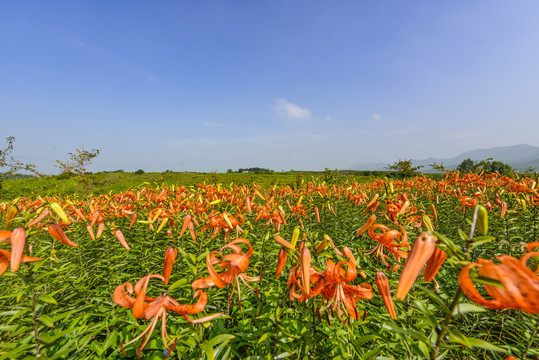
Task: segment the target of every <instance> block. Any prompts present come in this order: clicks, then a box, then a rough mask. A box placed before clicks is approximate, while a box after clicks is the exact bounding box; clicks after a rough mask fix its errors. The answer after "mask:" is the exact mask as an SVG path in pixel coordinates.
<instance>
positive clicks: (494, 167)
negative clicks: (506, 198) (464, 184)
mask: <svg viewBox="0 0 539 360" xmlns="http://www.w3.org/2000/svg"><path fill="white" fill-rule="evenodd" d="M457 171H460V172H462V173H471V172H475V173H478V172H481V171H484V172H487V173H493V172H499V173H500V174H502V175H508V174H511V173H512V172H513V168H512V167H511V166H510V165H508V164H506V163H503V162H501V161H496V160H494V161H493V160H492V158H488V159H485V160H481V161H477V162H476V161H473V160H472V159H470V158H468V159H465V160H463V161H462V163H460V165H459V166H457Z"/></svg>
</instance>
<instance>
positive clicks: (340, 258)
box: [0, 173, 539, 359]
mask: <svg viewBox="0 0 539 360" xmlns="http://www.w3.org/2000/svg"><path fill="white" fill-rule="evenodd" d="M128 175H129V176H133V179H136V175H134V174H101V175H99V176H101V177H104V176H116V177H117V178H122V179H125V177H126V176H128ZM232 175H234V176H232ZM238 175H239V174H219V180H223V179H233V180H234V183H235V185H232V184H230V185H222V184H221V183H218V184H211V183H209V182H208V181H205V182H204V181H203V182H200V183H199V184H198V185H197V186H192V187H189V186H184V185H183V184H181V183H178V182H176V183H174V184H173V185H162V184H158V185H156V184H154V185H151V184H149V183H145V184H140V185H139V186H136V187H133V188H132V189H130V190H128V191H122V192H118V193H106V194H103V195H94V196H91V197H89V198H80V197H77V196H75V197H72V196H70V197H65V198H64V197H59V196H56V197H49V198H46V199H45V198H44V197H43V196H41V197H38V196H37V195H38V194H36V196H34V197H33V198H20V199H19V200H18V201H17V206H18V208H19V209H20V212H18V213H17V214H16V217H14V218H13V219H12V221H13V224H12V225H11V227H10V228H9V229H14V228H16V227H23V228H25V229H26V235H27V241H26V242H27V243H26V246H25V249H24V254H28V255H31V256H33V257H39V258H42V259H43V260H42V261H37V262H28V263H23V264H21V265H20V268H19V270H18V271H16V272H14V273H11V272H10V271H9V270H7V271H6V272H5V273H4V274H2V275H1V280H2V284H3V288H4V289H5V291H4V294H3V295H2V297H0V338H1V339H2V342H1V343H0V358H6V359H8V358H36V357H38V355H41V357H43V358H103V359H104V358H108V359H120V358H122V355H121V344H126V343H127V342H129V341H130V340H132V339H134V338H136V336H137V335H139V334H141V333H142V332H143V331H145V330H146V329H148V324H150V319H148V320H146V319H144V318H139V319H137V318H135V317H134V316H133V312H132V311H131V310H130V309H127V308H125V307H121V306H118V305H116V304H115V303H114V302H113V301H112V294H113V293H114V292H115V289H117V287H118V286H120V285H121V284H125V283H127V282H131V283H133V284H134V282H136V281H137V280H138V279H141V278H142V277H144V276H146V275H148V274H151V273H153V274H160V273H161V272H162V271H163V267H164V264H163V254H164V253H165V250H166V249H167V248H168V247H169V246H173V247H175V248H177V250H178V258H177V259H176V261H175V263H174V265H173V267H172V272H171V278H170V283H169V285H167V286H165V285H163V284H161V283H159V284H158V281H155V282H153V281H152V282H150V287H149V288H148V293H147V296H148V297H149V298H152V299H155V298H157V297H159V296H161V295H162V294H163V293H165V292H166V295H167V296H171V297H173V298H174V299H176V300H177V301H178V302H179V303H180V304H193V303H195V302H196V301H197V300H196V299H195V300H192V296H193V293H194V291H193V290H192V286H191V284H192V283H193V281H195V280H198V279H207V278H208V277H211V273H210V271H209V266H208V264H209V263H210V262H211V261H210V260H209V259H210V258H211V255H210V254H213V255H218V256H219V257H221V256H222V260H223V261H225V260H226V261H232V260H233V259H237V258H241V251H239V250H237V249H236V248H234V247H232V248H228V250H230V252H229V253H228V254H225V253H223V251H224V249H227V248H225V247H224V246H225V245H226V244H229V243H230V241H232V240H234V239H236V238H240V237H241V238H244V239H246V240H247V241H249V242H250V243H251V244H252V246H253V250H254V251H253V252H252V256H251V257H250V258H249V259H248V264H247V270H246V271H245V275H246V276H247V275H248V276H249V277H253V278H254V277H258V276H261V279H260V280H259V281H254V282H253V281H250V280H249V282H248V283H247V284H244V283H242V282H241V281H240V283H239V284H238V285H237V286H235V287H231V286H228V285H227V286H224V287H222V288H217V287H215V286H214V287H210V288H207V289H204V291H205V292H207V294H208V302H207V305H206V308H205V310H204V311H205V312H206V314H213V313H219V312H223V313H224V315H223V316H222V317H220V318H217V319H215V320H212V321H211V323H210V324H206V325H208V326H204V325H190V324H189V323H188V322H187V321H186V320H185V319H184V318H182V317H181V316H174V315H168V319H167V322H166V326H165V327H166V329H167V331H168V334H169V335H170V336H171V340H172V341H170V342H175V341H176V340H177V342H176V347H175V348H174V349H173V350H172V351H171V353H170V352H167V355H170V357H171V358H175V359H178V358H182V359H183V358H188V359H190V358H197V359H200V358H208V359H227V358H242V359H244V358H287V357H288V358H294V359H295V358H300V359H303V358H340V359H344V358H358V359H360V358H361V359H370V358H399V359H400V358H430V359H434V358H439V357H441V356H445V358H450V359H470V358H490V359H504V358H505V357H506V356H507V355H512V356H516V357H520V358H524V357H526V355H528V356H530V357H531V358H533V357H537V356H539V351H538V350H537V349H538V348H539V344H538V342H537V337H536V336H535V334H536V331H537V325H538V322H537V316H536V315H535V316H534V315H533V314H528V313H526V312H522V311H520V310H514V309H503V310H489V309H486V308H483V307H480V306H478V305H475V304H473V303H472V302H471V301H469V300H468V299H466V297H465V296H464V295H463V294H462V292H461V291H460V290H459V289H460V288H459V282H458V280H457V277H458V274H459V272H460V269H461V268H462V267H463V266H466V264H469V263H470V261H471V259H474V260H475V261H477V259H478V258H485V259H494V255H500V254H508V255H512V256H515V257H518V258H519V257H521V256H522V254H523V253H525V250H524V249H523V248H522V247H523V245H522V244H524V247H525V244H527V243H530V242H533V241H535V239H536V238H537V235H538V229H537V225H538V223H537V216H538V213H539V212H538V210H537V209H538V206H539V197H538V196H537V190H536V184H535V183H534V179H530V178H526V177H522V178H521V179H518V180H516V179H511V178H507V177H503V176H499V175H496V174H493V175H490V174H483V175H481V176H480V175H476V174H469V175H466V176H461V175H460V174H458V173H451V174H448V175H446V176H445V177H444V178H443V179H440V180H433V179H429V178H427V177H419V178H414V179H408V180H402V181H400V180H395V181H390V180H382V179H375V180H373V181H372V182H369V183H364V184H361V183H357V182H344V183H342V184H337V185H329V184H327V183H326V182H324V179H323V174H319V175H320V176H319V177H318V178H312V179H311V180H310V181H304V180H303V178H301V179H300V178H299V177H298V179H300V180H299V181H300V183H301V186H297V187H296V189H295V190H293V189H292V184H293V183H295V182H296V178H295V177H294V176H293V175H292V177H291V178H290V179H288V180H287V181H288V183H287V184H285V185H279V186H261V185H260V184H250V185H243V184H241V185H238V184H237V179H239V177H238ZM246 175H247V174H246ZM294 175H295V174H294ZM148 176H150V174H143V175H140V176H139V177H138V180H139V181H144V180H145V179H146V178H147V177H148ZM159 176H162V177H163V178H164V176H165V175H164V174H159ZM190 176H194V175H193V174H191V175H190ZM200 176H207V175H200ZM271 179H275V175H274V176H273V177H271ZM30 180H34V179H27V180H24V181H30ZM39 180H40V179H39ZM12 181H15V180H12ZM16 181H19V180H16ZM457 189H458V191H457ZM247 198H248V199H249V201H248V202H249V206H247ZM54 203H58V204H60V205H58V206H57V205H54V206H53V204H54ZM477 204H483V205H484V206H485V208H486V209H488V230H487V226H485V224H486V223H485V224H484V223H483V222H484V221H485V219H484V218H483V220H481V221H483V222H482V223H481V225H482V226H481V227H480V228H479V229H480V230H481V232H482V233H481V234H479V230H477V231H475V232H474V229H475V227H476V223H477V221H478V219H477V216H475V215H474V208H475V206H476V205H477ZM504 204H505V205H504ZM10 205H11V202H0V224H2V227H1V228H0V229H2V230H3V229H4V227H3V226H4V225H3V224H5V220H6V219H5V218H6V214H7V213H8V211H7V209H8V208H9V207H10ZM59 208H60V209H62V210H59ZM47 211H48V214H47ZM62 211H65V213H66V214H65V216H67V217H68V220H67V222H69V225H68V226H67V227H65V231H66V235H67V236H68V237H69V239H70V240H71V241H72V242H73V243H76V244H78V246H77V247H69V246H67V245H66V243H61V242H59V241H58V240H56V239H54V238H53V237H51V235H49V233H48V232H47V230H46V229H47V226H48V225H49V224H51V223H59V222H60V221H61V217H60V215H59V213H60V214H61V212H62ZM486 213H487V212H486V211H485V212H484V213H483V214H486ZM280 214H283V215H282V216H281V215H280ZM135 215H136V217H135ZM38 216H39V217H41V216H43V217H41V218H40V219H39V221H36V219H37V218H38ZM188 216H189V219H194V220H193V221H192V222H191V228H190V229H192V230H188V231H185V232H183V231H182V230H181V229H182V228H183V226H182V224H185V223H186V221H185V219H187V217H188ZM372 216H374V217H375V220H374V221H375V224H374V225H373V224H372V223H371V225H372V228H375V230H372V229H370V228H369V227H367V229H365V231H364V232H363V233H359V234H358V231H357V229H358V228H360V227H363V226H364V224H366V223H367V222H368V221H367V220H368V219H370V218H371V217H372ZM483 216H484V215H483ZM226 219H228V220H226ZM195 220H196V221H195ZM32 223H33V224H32ZM30 224H32V225H30ZM101 224H102V225H101ZM229 224H232V226H231V225H229ZM427 224H428V225H427ZM100 227H103V228H104V231H103V232H102V233H101V234H100V236H98V235H97V231H96V230H98V229H99V228H100ZM429 227H432V228H433V229H434V230H435V233H434V234H435V235H436V236H437V238H438V240H439V242H440V243H439V244H438V245H437V248H439V249H441V250H443V251H445V252H446V253H447V261H446V262H445V263H443V264H441V268H440V270H439V275H437V277H436V279H437V281H438V283H437V285H436V284H434V283H433V282H428V281H426V280H425V281H424V280H419V279H418V280H416V281H415V284H414V285H413V286H412V288H411V290H410V293H409V294H408V295H407V297H406V298H405V299H404V300H402V301H401V300H397V299H395V301H394V306H395V310H396V319H395V320H393V319H391V317H390V315H389V313H388V311H387V310H386V307H385V305H384V303H385V300H386V299H387V294H386V295H385V296H386V297H385V298H384V295H380V294H378V292H377V290H376V288H374V287H373V292H374V296H373V298H372V299H370V300H367V299H362V300H360V301H359V302H358V303H357V304H356V309H357V311H358V313H357V314H356V313H354V316H350V317H347V316H345V318H344V319H343V320H344V321H343V322H341V321H340V320H339V315H338V312H339V308H337V307H335V306H334V305H335V304H336V303H335V301H333V300H331V299H329V298H328V299H326V300H324V299H323V296H322V295H323V294H318V295H315V294H313V296H312V297H310V298H309V299H307V300H306V301H302V302H299V301H297V300H296V298H295V297H294V296H292V293H290V289H291V287H290V286H289V285H287V282H288V279H289V278H290V276H289V275H288V273H289V272H290V273H291V274H292V275H294V276H292V282H294V281H297V284H300V285H302V286H303V287H305V285H304V282H303V280H302V279H301V276H300V275H298V272H294V273H293V272H291V270H292V269H293V268H294V266H298V264H303V262H304V261H299V260H300V256H303V255H299V253H298V251H297V249H298V247H299V246H300V243H301V246H302V247H303V248H307V249H310V252H311V254H312V259H311V264H312V267H313V269H315V270H313V271H312V272H311V274H313V275H312V276H315V271H316V272H319V273H322V272H324V273H325V274H326V275H325V276H326V277H328V281H329V280H331V279H329V274H330V273H329V272H328V270H327V268H328V264H331V263H333V264H340V265H338V266H337V267H340V268H341V270H342V271H343V272H345V271H348V272H350V271H352V269H353V270H354V271H356V266H355V265H353V266H352V265H351V264H352V261H351V258H350V255H349V253H348V252H346V251H344V250H343V248H344V247H345V246H346V247H348V248H349V250H350V251H351V252H353V256H355V259H356V261H357V280H350V283H351V284H350V286H354V287H357V286H359V285H362V286H363V287H368V286H374V275H375V273H377V272H384V273H385V274H386V275H387V282H388V286H389V294H390V297H392V296H391V294H394V292H395V289H396V288H397V287H398V285H399V284H400V275H401V274H402V271H403V270H402V267H400V268H398V267H397V265H402V264H403V262H402V261H401V262H400V263H399V262H398V260H397V257H396V256H394V255H395V254H397V255H399V254H400V255H402V254H401V253H399V251H401V252H402V251H404V252H407V251H408V250H407V247H406V246H405V244H403V238H402V235H403V234H404V232H406V234H407V238H408V242H409V243H410V244H412V246H413V244H415V242H416V241H417V240H415V239H416V238H417V237H418V236H419V234H420V233H422V232H423V231H428V230H429ZM384 228H387V230H383V229H384ZM118 229H120V230H121V231H122V232H123V235H125V241H126V242H127V243H128V245H129V247H130V250H127V249H126V248H125V245H122V244H121V243H120V242H119V241H118V237H117V236H116V235H115V234H116V230H118ZM380 230H383V231H380ZM90 231H92V232H90ZM191 231H192V233H191ZM487 231H488V233H487V235H482V234H483V233H484V232H487ZM91 234H93V235H94V237H95V240H93V237H92V235H91ZM399 234H400V235H399ZM277 235H278V236H281V237H282V238H283V239H286V241H290V243H293V242H294V240H293V239H294V237H295V238H296V241H297V244H295V246H293V248H294V249H296V250H289V251H288V262H287V263H286V264H284V271H283V274H287V275H286V276H282V277H281V278H279V279H276V278H275V269H276V266H277V262H278V258H279V257H278V254H280V253H281V248H282V246H281V244H282V242H281V243H277V242H276V240H274V239H275V238H276V236H277ZM398 236H401V238H400V240H399V242H398V244H399V245H400V248H398V249H395V248H393V247H392V246H391V244H390V241H393V240H392V239H396V238H397V237H398ZM328 239H330V240H331V241H330V240H328ZM493 240H496V241H493ZM285 245H286V244H285ZM10 246H12V245H9V244H6V242H2V243H1V244H0V249H2V250H10ZM380 246H381V248H382V250H383V251H382V252H380ZM219 249H221V250H219ZM371 249H373V250H374V251H373V250H371ZM337 250H343V253H344V254H343V255H339V254H338V253H337ZM392 251H393V252H392ZM217 252H219V253H217ZM284 252H285V253H287V251H286V250H285V251H284ZM369 252H370V253H369ZM302 254H303V252H302ZM400 255H399V256H400ZM345 257H346V259H344V258H345ZM219 260H221V259H219ZM2 261H3V260H2ZM242 261H243V263H244V265H245V259H243V260H242ZM384 262H388V264H389V265H388V266H386V265H385V264H384ZM529 263H530V264H529V266H530V267H532V266H534V264H536V262H535V260H533V259H530V260H529ZM214 266H215V269H216V271H217V272H219V273H220V274H223V272H225V271H227V270H226V268H230V267H231V266H230V265H228V266H225V267H224V268H220V267H219V265H217V264H215V265H214ZM299 266H302V265H299ZM427 267H429V265H428V264H427ZM360 268H361V269H360ZM391 270H394V271H391ZM361 272H363V273H364V275H365V277H364V278H363V275H361ZM338 273H339V271H337V274H338ZM341 273H342V272H341ZM297 276H299V277H300V278H299V279H296V280H294V279H295V278H296V277H297ZM470 276H471V277H474V282H476V283H477V286H479V283H478V281H480V282H483V283H485V282H486V283H487V284H488V282H489V281H490V282H491V283H492V281H493V280H489V279H488V278H481V277H477V276H476V274H475V273H474V272H470ZM223 278H224V277H223ZM350 279H353V277H350ZM333 280H334V279H333ZM320 281H321V280H320V278H318V279H313V280H312V283H313V284H314V283H316V282H320ZM352 283H353V284H352ZM363 283H365V284H367V285H368V286H367V285H363ZM295 284H296V283H295ZM247 285H248V286H247ZM438 285H439V286H438ZM249 286H251V287H252V288H253V289H250V288H249ZM295 286H296V288H297V285H295ZM341 286H344V285H341ZM313 289H314V286H313ZM326 289H329V290H331V286H330V285H327V286H326ZM344 289H348V290H347V291H350V289H353V288H352V287H346V288H344ZM240 290H241V294H240V293H239V291H240ZM343 291H344V290H343ZM333 294H334V296H335V299H343V298H344V297H341V295H339V293H338V292H334V293H333ZM533 294H534V293H531V296H533ZM296 295H298V294H296ZM132 296H135V294H132ZM298 296H299V295H298ZM344 296H345V297H346V294H345V295H344ZM332 301H333V302H332ZM204 315H205V314H204ZM204 315H199V316H204ZM197 316H198V315H197ZM194 318H196V316H194ZM157 329H161V324H158V325H157V327H156V333H157V332H159V330H157ZM156 333H154V334H153V335H150V336H148V340H149V343H148V344H147V345H146V347H145V348H144V350H143V352H142V356H143V357H144V358H163V357H164V354H163V350H164V344H163V341H162V340H161V337H160V336H159V335H157V334H156ZM140 345H141V340H139V341H138V342H137V343H136V344H132V345H129V346H125V347H124V349H125V351H126V352H127V354H126V357H127V358H133V357H134V356H136V347H138V346H140Z"/></svg>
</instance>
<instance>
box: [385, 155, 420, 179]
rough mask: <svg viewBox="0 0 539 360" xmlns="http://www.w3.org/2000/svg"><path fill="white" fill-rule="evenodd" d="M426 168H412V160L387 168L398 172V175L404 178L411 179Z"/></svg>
mask: <svg viewBox="0 0 539 360" xmlns="http://www.w3.org/2000/svg"><path fill="white" fill-rule="evenodd" d="M422 167H424V166H423V165H419V166H412V159H409V160H399V161H397V162H396V163H394V164H392V165H389V166H387V167H386V169H388V170H394V171H397V172H398V174H399V175H400V176H402V177H410V176H414V175H416V174H417V170H419V169H421V168H422Z"/></svg>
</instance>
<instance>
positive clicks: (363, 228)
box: [356, 214, 376, 236]
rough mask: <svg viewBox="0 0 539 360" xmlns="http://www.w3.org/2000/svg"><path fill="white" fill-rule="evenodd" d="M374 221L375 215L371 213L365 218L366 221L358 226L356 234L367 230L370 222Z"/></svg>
mask: <svg viewBox="0 0 539 360" xmlns="http://www.w3.org/2000/svg"><path fill="white" fill-rule="evenodd" d="M375 221H376V215H374V214H372V215H371V216H369V218H368V219H367V222H366V223H365V224H364V225H363V226H362V227H360V228H359V230H358V231H357V232H356V236H359V235H361V234H363V233H364V232H365V231H367V229H368V228H370V227H371V225H372V224H374V222H375Z"/></svg>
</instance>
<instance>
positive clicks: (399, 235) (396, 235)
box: [366, 224, 410, 265]
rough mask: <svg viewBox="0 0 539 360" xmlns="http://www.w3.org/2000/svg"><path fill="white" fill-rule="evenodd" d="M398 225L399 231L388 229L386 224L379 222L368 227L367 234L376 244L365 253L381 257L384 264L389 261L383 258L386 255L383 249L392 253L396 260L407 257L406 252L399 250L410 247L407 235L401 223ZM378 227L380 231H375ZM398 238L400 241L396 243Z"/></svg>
mask: <svg viewBox="0 0 539 360" xmlns="http://www.w3.org/2000/svg"><path fill="white" fill-rule="evenodd" d="M399 227H400V228H401V231H398V230H390V229H389V228H388V227H387V226H384V225H381V224H374V225H372V226H371V227H370V228H369V236H370V237H371V238H372V239H374V240H376V241H377V242H378V244H377V245H376V246H375V247H374V248H373V249H372V250H371V251H369V252H368V253H366V254H367V255H369V254H372V253H374V254H375V255H376V256H377V257H379V258H381V259H382V262H383V263H384V264H385V265H389V263H388V262H387V261H386V259H385V258H386V257H387V256H388V255H385V254H384V249H386V250H387V251H389V252H390V253H391V254H393V256H394V257H395V259H396V260H397V262H400V259H402V258H404V259H405V258H407V257H408V253H407V252H406V251H403V250H401V248H403V247H404V248H410V245H409V244H408V236H407V234H406V230H404V228H403V227H402V226H401V225H399ZM378 229H380V230H381V232H376V230H378ZM398 239H400V240H401V242H400V243H397V240H398Z"/></svg>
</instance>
